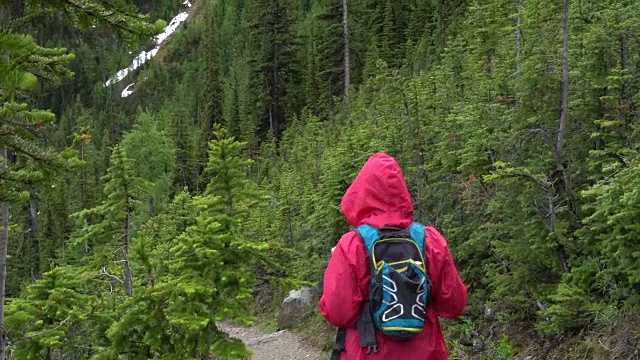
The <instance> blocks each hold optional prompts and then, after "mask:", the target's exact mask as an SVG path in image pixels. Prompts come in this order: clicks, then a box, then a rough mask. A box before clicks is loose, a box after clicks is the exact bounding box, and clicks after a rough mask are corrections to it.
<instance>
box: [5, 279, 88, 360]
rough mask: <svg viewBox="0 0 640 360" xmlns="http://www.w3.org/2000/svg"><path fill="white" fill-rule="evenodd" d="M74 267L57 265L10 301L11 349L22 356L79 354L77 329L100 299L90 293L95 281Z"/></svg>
mask: <svg viewBox="0 0 640 360" xmlns="http://www.w3.org/2000/svg"><path fill="white" fill-rule="evenodd" d="M78 270H79V269H77V268H74V267H55V268H53V269H52V270H50V271H48V272H45V273H44V274H43V277H42V279H40V280H38V281H36V282H35V283H34V284H32V285H30V286H29V287H28V288H27V289H26V292H25V294H24V295H23V296H22V297H20V298H18V299H15V300H12V301H11V302H10V303H9V304H8V308H7V330H8V333H9V338H10V339H11V346H10V347H9V348H8V350H10V351H11V352H12V354H13V355H12V356H13V357H15V358H20V359H36V358H41V357H42V358H52V357H53V354H56V356H57V357H58V358H64V357H66V356H74V355H70V354H74V353H75V354H77V352H76V351H77V350H76V349H75V346H76V345H81V343H78V342H77V340H78V339H77V337H76V330H77V328H78V327H80V326H81V325H82V323H83V322H84V321H86V320H87V318H88V315H89V312H90V311H91V308H92V306H93V305H94V302H95V301H96V300H97V298H96V297H95V296H93V295H90V294H88V293H87V283H88V282H90V281H91V280H90V279H89V278H86V277H84V276H78Z"/></svg>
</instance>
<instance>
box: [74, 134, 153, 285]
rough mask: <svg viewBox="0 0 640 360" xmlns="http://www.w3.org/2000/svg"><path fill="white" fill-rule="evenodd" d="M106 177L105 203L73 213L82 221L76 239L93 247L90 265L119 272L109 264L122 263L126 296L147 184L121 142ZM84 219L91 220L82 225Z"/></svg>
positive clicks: (107, 272) (105, 271) (90, 247)
mask: <svg viewBox="0 0 640 360" xmlns="http://www.w3.org/2000/svg"><path fill="white" fill-rule="evenodd" d="M104 180H105V182H106V184H105V187H104V196H105V199H104V201H103V202H102V204H100V205H98V206H96V207H94V208H91V209H86V210H82V211H80V212H78V213H75V214H73V216H74V217H75V218H76V219H78V220H79V224H80V229H79V232H78V238H77V240H76V243H80V244H84V245H85V246H87V247H88V248H89V249H90V251H91V254H90V260H89V263H88V265H89V266H90V268H92V269H95V270H98V269H100V268H102V273H104V275H107V276H117V275H113V274H110V273H109V271H110V270H112V269H113V266H112V265H110V264H119V265H120V266H121V269H122V273H123V278H122V279H120V278H118V282H120V283H121V284H123V285H124V287H125V292H126V294H127V296H129V297H131V296H132V295H133V275H132V273H131V266H130V263H129V259H128V256H129V252H130V247H131V239H132V238H133V236H134V235H135V230H136V228H135V226H134V218H135V213H136V211H138V210H139V209H140V208H141V207H142V204H141V197H142V195H143V193H144V190H145V187H146V186H147V185H146V183H145V181H144V180H143V179H141V178H139V177H136V176H135V175H134V173H133V164H132V161H131V160H130V159H129V158H128V157H127V155H126V154H125V152H124V149H123V148H122V146H116V147H115V148H114V149H113V153H112V155H111V165H110V167H109V169H108V170H107V175H106V176H105V177H104ZM85 219H87V220H88V221H89V222H90V223H89V224H88V225H85V226H82V224H83V222H84V220H85ZM91 222H93V223H91ZM113 249H115V251H114V250H113Z"/></svg>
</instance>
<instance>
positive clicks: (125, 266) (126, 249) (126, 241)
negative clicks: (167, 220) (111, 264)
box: [0, 195, 133, 360]
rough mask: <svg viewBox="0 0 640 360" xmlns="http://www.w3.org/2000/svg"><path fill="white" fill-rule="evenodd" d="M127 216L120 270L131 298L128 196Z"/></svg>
mask: <svg viewBox="0 0 640 360" xmlns="http://www.w3.org/2000/svg"><path fill="white" fill-rule="evenodd" d="M126 207H127V214H126V215H125V230H124V231H125V232H124V250H123V252H124V255H123V259H122V260H123V262H122V269H123V271H124V288H125V291H126V292H127V296H129V297H131V296H133V280H132V278H131V268H130V267H129V241H130V237H131V209H130V208H129V196H128V195H127V200H126ZM0 360H1V359H0Z"/></svg>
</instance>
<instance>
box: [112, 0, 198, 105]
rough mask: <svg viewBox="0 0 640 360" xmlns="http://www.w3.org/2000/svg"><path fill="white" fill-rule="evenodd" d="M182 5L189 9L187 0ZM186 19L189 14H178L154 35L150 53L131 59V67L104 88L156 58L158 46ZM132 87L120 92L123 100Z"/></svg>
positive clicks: (129, 93)
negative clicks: (154, 41) (154, 42)
mask: <svg viewBox="0 0 640 360" xmlns="http://www.w3.org/2000/svg"><path fill="white" fill-rule="evenodd" d="M183 4H184V6H185V7H191V3H190V2H189V0H185V1H184V2H183ZM188 17H189V14H188V13H187V12H181V13H180V14H178V15H176V16H175V17H174V18H173V19H171V22H170V23H169V25H167V27H165V28H164V31H163V32H162V33H160V34H158V35H156V38H155V40H156V46H155V47H154V48H153V49H151V50H150V51H145V50H143V51H142V52H141V53H140V54H138V56H136V57H135V58H134V59H133V61H132V62H131V65H129V66H128V67H126V68H124V69H121V70H119V71H118V72H117V73H116V74H115V75H114V76H112V77H111V78H110V79H109V80H107V82H105V84H104V86H105V87H106V86H110V85H113V84H116V83H118V82H120V81H122V80H123V79H124V78H125V77H127V75H129V73H130V72H132V71H134V70H136V69H137V68H139V67H140V66H142V65H143V64H144V63H146V62H147V61H148V60H151V58H153V57H154V56H156V54H157V53H158V50H160V44H162V43H163V42H164V41H165V40H167V39H168V38H169V37H170V36H171V35H172V34H173V33H174V32H175V31H176V30H177V29H178V27H180V25H182V23H183V22H185V21H186V20H187V18H188ZM132 85H133V84H129V85H128V86H127V87H126V88H125V89H124V90H123V91H122V97H123V98H124V97H127V96H129V95H131V93H133V91H131V90H130V88H131V86H132Z"/></svg>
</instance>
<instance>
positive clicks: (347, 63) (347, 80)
mask: <svg viewBox="0 0 640 360" xmlns="http://www.w3.org/2000/svg"><path fill="white" fill-rule="evenodd" d="M342 28H343V30H344V31H343V32H344V97H345V98H346V97H348V96H349V86H350V85H351V60H350V53H349V6H348V4H347V0H342Z"/></svg>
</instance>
